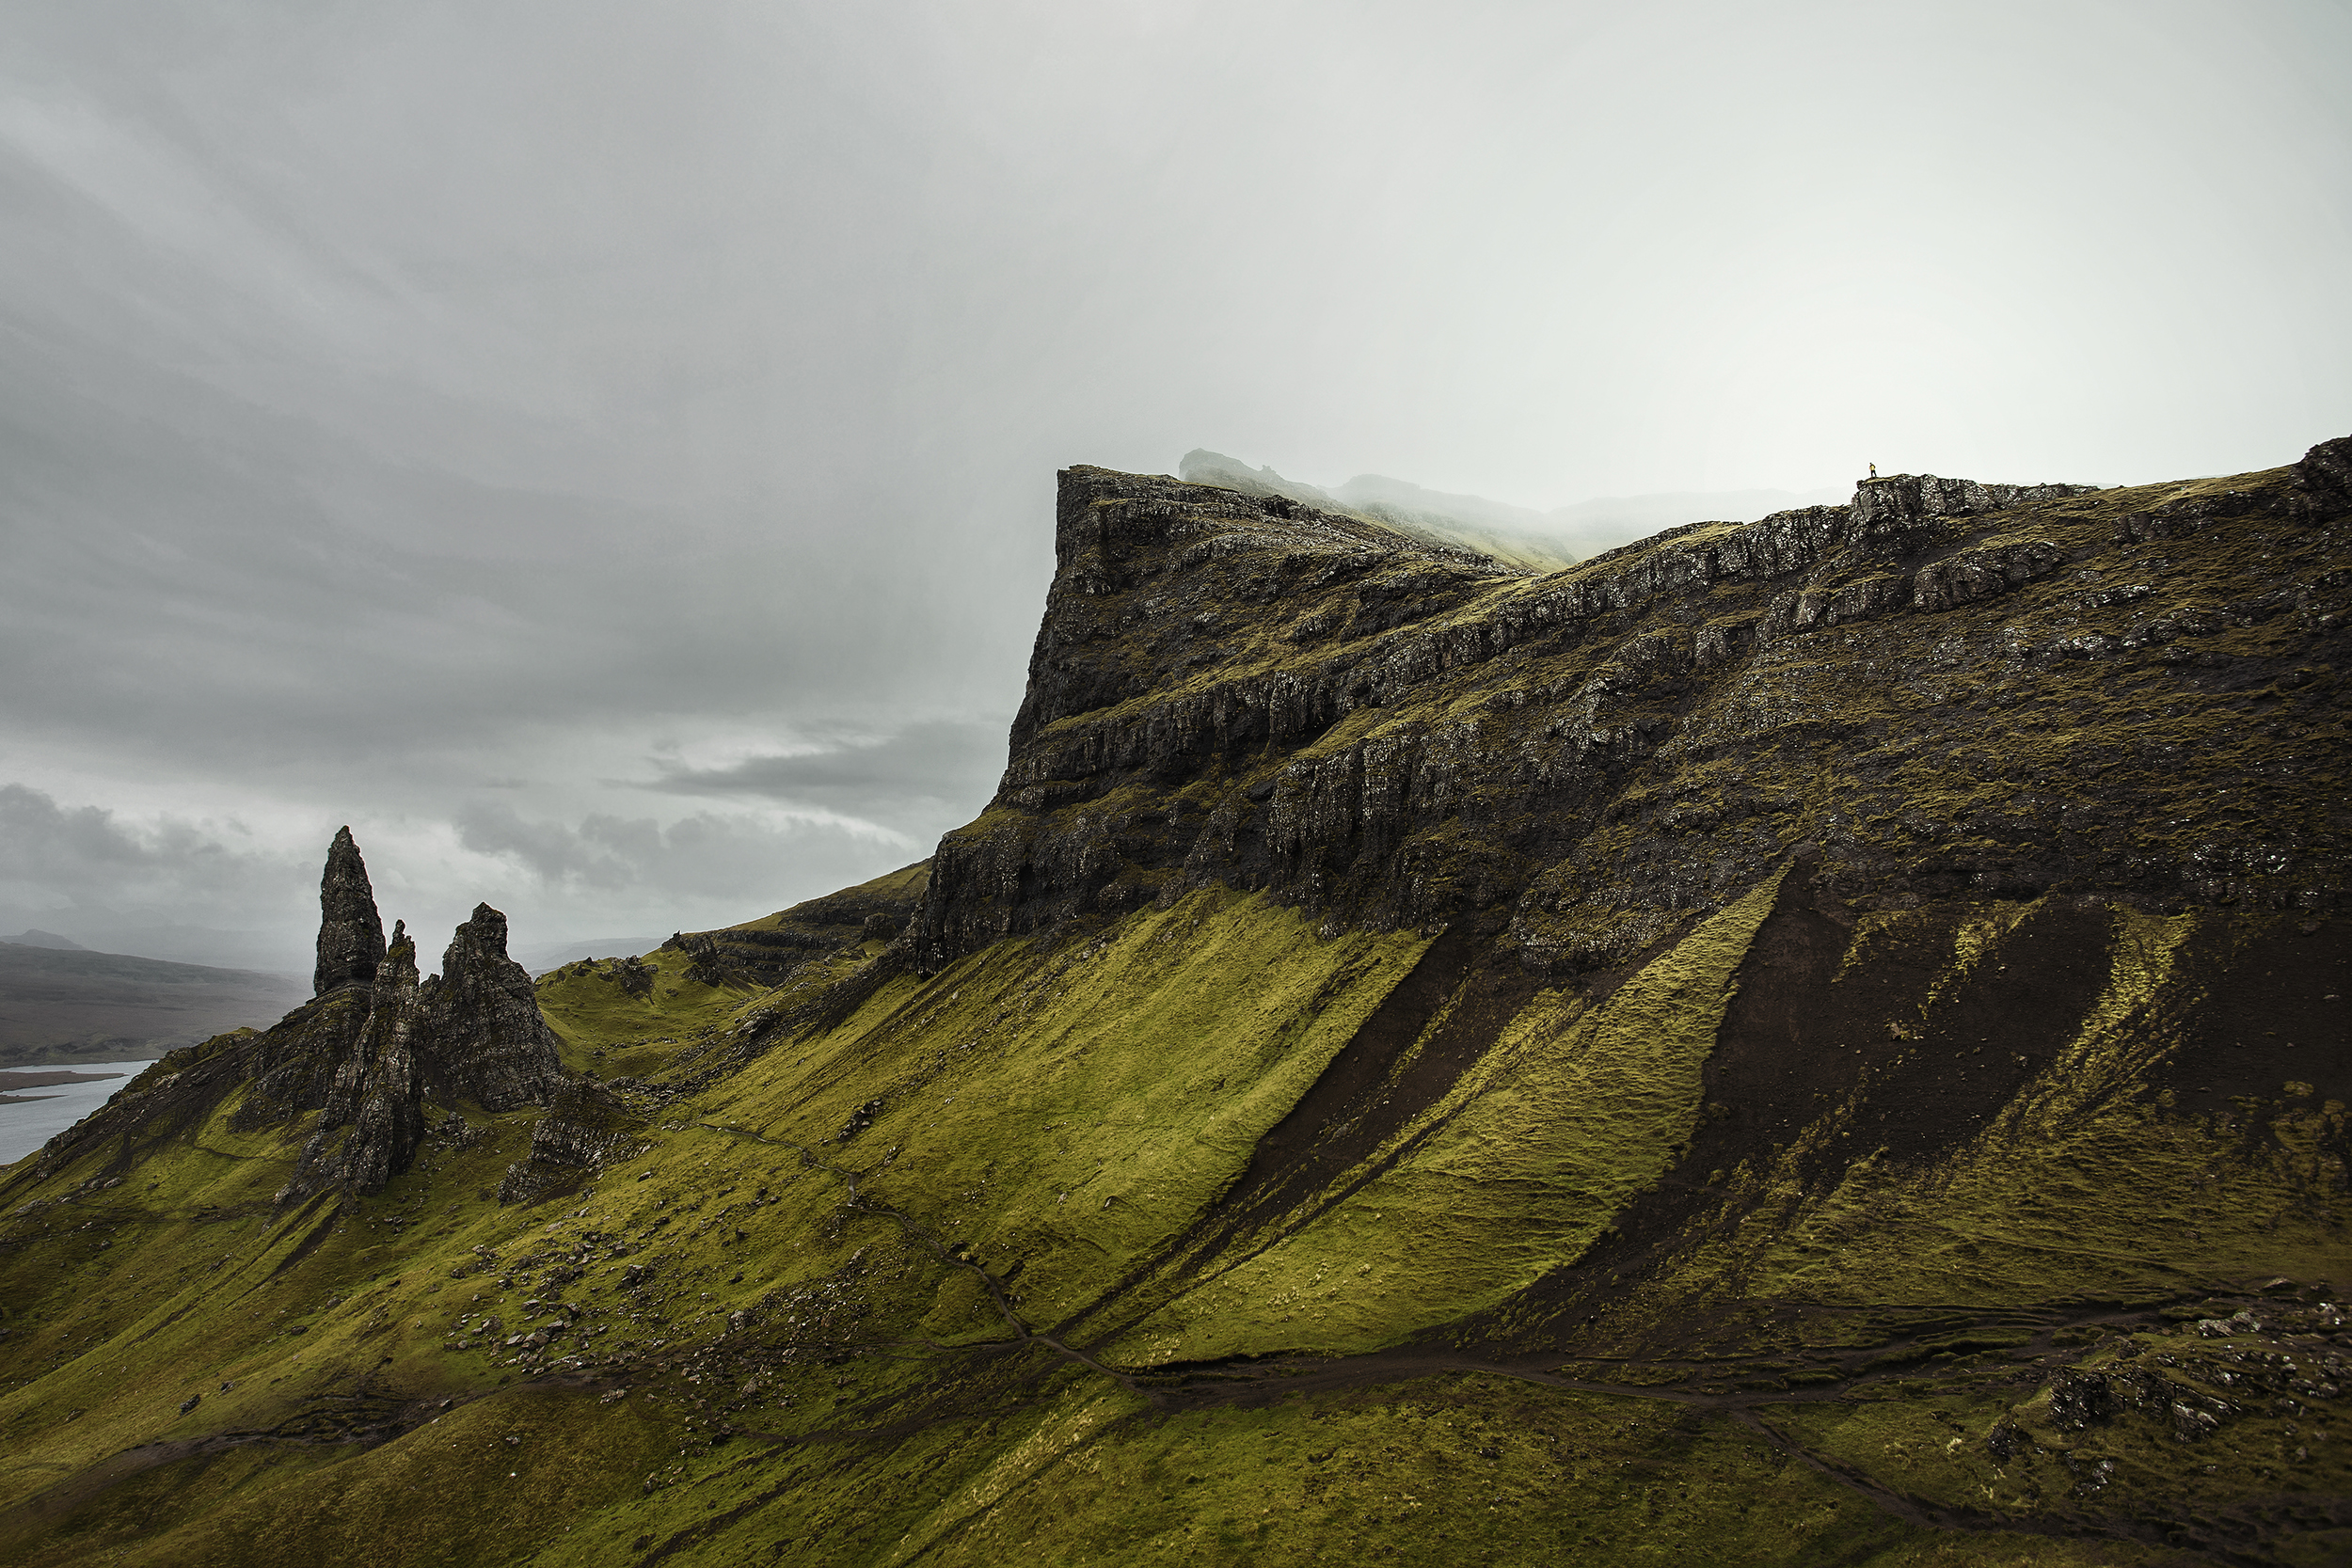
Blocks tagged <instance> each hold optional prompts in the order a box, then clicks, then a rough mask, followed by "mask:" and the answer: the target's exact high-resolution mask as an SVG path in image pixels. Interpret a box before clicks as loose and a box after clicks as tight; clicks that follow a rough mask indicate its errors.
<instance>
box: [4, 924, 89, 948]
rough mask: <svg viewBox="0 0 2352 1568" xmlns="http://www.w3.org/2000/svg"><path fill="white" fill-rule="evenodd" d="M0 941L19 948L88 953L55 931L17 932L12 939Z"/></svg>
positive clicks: (70, 939) (78, 944)
mask: <svg viewBox="0 0 2352 1568" xmlns="http://www.w3.org/2000/svg"><path fill="white" fill-rule="evenodd" d="M0 941H7V942H14V943H15V944H16V945H17V946H19V947H55V948H57V949H59V950H60V951H63V952H67V953H87V952H88V951H89V949H88V948H87V947H85V946H83V945H82V944H81V943H80V942H75V941H74V940H73V939H72V937H61V936H59V935H57V933H56V932H55V931H43V930H40V929H37V928H36V929H32V930H24V931H19V932H17V934H16V935H14V936H12V937H7V938H0Z"/></svg>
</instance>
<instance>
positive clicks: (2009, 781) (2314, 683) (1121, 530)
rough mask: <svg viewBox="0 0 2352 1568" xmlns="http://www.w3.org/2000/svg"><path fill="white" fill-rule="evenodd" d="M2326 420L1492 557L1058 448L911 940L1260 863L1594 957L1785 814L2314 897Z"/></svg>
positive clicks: (2194, 889) (1302, 891)
mask: <svg viewBox="0 0 2352 1568" xmlns="http://www.w3.org/2000/svg"><path fill="white" fill-rule="evenodd" d="M2348 454H2352V438H2347V439H2344V440H2337V441H2331V442H2328V443H2325V444H2323V445H2322V446H2320V447H2318V448H2315V449H2313V450H2312V452H2311V453H2310V454H2309V455H2308V456H2306V457H2305V459H2304V460H2303V461H2302V462H2300V463H2298V464H2296V465H2293V466H2291V467H2285V468H2280V469H2273V470H2269V471H2266V472H2263V473H2256V474H2248V475H2240V476H2235V477H2233V478H2230V479H2224V480H2214V481H2201V482H2194V483H2188V484H2171V485H2159V486H2146V487H2141V488H2138V489H2131V490H2107V491H2096V490H2092V489H2090V488H2089V487H2086V486H2081V485H2069V484H2037V485H2006V484H1980V483H1975V482H1972V481H1966V480H1952V479H1943V478H1938V477H1936V476H1932V475H1899V476H1893V477H1889V478H1886V479H1882V480H1877V481H1873V482H1869V483H1864V484H1863V485H1862V486H1860V487H1859V489H1858V490H1857V492H1856V495H1855V498H1854V500H1853V501H1852V502H1851V504H1850V505H1847V506H1842V507H1812V508H1806V509H1803V510H1799V511H1794V512H1785V513H1780V514H1777V515H1772V516H1770V517H1765V518H1763V519H1760V520H1758V521H1756V522H1752V523H1743V524H1728V523H1701V524H1695V525H1692V526H1690V527H1686V528H1681V529H1676V530H1672V531H1667V532H1665V533H1662V534H1660V535H1658V536H1656V537H1654V538H1652V539H1648V540H1645V541H1643V542H1641V543H1639V544H1636V545H1632V546H1626V547H1625V548H1623V549H1619V550H1615V551H1613V552H1611V553H1609V554H1607V555H1604V556H1600V557H1597V558H1595V559H1594V560H1592V561H1589V562H1583V563H1581V564H1579V565H1578V566H1576V567H1574V568H1572V569H1570V570H1567V571H1564V572H1558V573H1554V574H1551V575H1549V576H1536V575H1534V574H1532V573H1530V572H1527V571H1524V570H1521V569H1517V568H1513V567H1510V566H1506V565H1503V564H1502V563H1500V562H1494V561H1491V560H1486V559H1484V558H1478V557H1472V556H1469V555H1466V554H1465V553H1463V552H1460V551H1454V550H1444V549H1434V548H1424V547H1421V546H1415V545H1414V544H1412V543H1410V542H1401V541H1399V540H1398V538H1397V537H1396V536H1395V535H1394V534H1392V533H1387V532H1384V531H1380V530H1377V529H1375V528H1372V527H1370V526H1369V525H1366V524H1364V523H1363V522H1361V521H1360V520H1359V519H1355V518H1349V517H1342V516H1337V515H1328V514H1322V513H1317V512H1314V511H1312V510H1311V509H1309V508H1307V507H1304V506H1302V505H1301V504H1299V503H1298V502H1297V501H1295V499H1290V498H1285V497H1279V496H1274V497H1253V496H1246V495H1242V494H1238V493H1235V492H1233V491H1229V490H1222V489H1217V488H1214V487H1211V486H1206V485H1198V484H1186V483H1179V482H1175V481H1170V480H1167V479H1162V478H1148V477H1143V476H1137V475H1131V474H1120V473H1113V472H1110V471H1108V470H1105V469H1101V468H1090V467H1077V468H1072V469H1070V470H1068V471H1067V472H1065V473H1064V474H1063V475H1062V476H1061V486H1060V496H1059V500H1058V504H1057V538H1056V552H1057V571H1056V576H1055V579H1054V584H1053V587H1052V590H1051V593H1050V594H1049V597H1048V601H1047V609H1046V614H1045V618H1044V621H1043V624H1042V626H1041V628H1040V631H1039V634H1038V640H1037V644H1036V649H1035V652H1034V654H1033V656H1032V658H1031V662H1030V678H1029V689H1028V694H1027V697H1026V699H1025V702H1024V704H1023V705H1022V708H1021V711H1020V714H1019V717H1018V718H1017V719H1016V721H1015V723H1014V725H1013V731H1012V743H1011V751H1010V757H1009V765H1008V767H1007V768H1006V771H1005V775H1004V779H1003V782H1002V784H1001V786H1000V788H999V790H998V793H997V796H996V798H995V800H994V801H993V802H992V804H991V806H990V808H989V810H988V811H987V812H986V814H984V815H983V816H981V817H980V818H979V819H978V820H977V822H975V823H973V824H972V825H971V826H970V827H968V828H965V829H963V830H961V831H960V832H954V833H950V834H949V835H948V836H947V837H946V839H945V840H944V841H943V842H942V844H941V846H940V851H939V855H938V857H937V860H936V862H935V865H934V869H933V874H932V878H931V881H930V888H929V890H928V893H927V895H926V898H925V902H924V906H923V911H922V913H921V916H920V918H919V919H918V921H917V922H916V924H915V927H914V931H913V932H912V933H911V942H910V949H909V951H910V955H911V958H912V959H913V961H914V962H915V963H917V964H918V965H919V966H921V967H924V968H927V969H935V968H937V967H939V966H941V965H944V964H945V963H946V962H948V961H951V960H952V959H953V958H956V957H959V956H961V955H962V954H966V953H970V952H973V951H976V950H977V949H978V948H980V947H982V946H984V945H986V944H987V943H988V942H993V941H995V940H998V939H1000V938H1003V937H1007V936H1012V935H1018V934H1022V933H1025V932H1031V931H1038V930H1041V929H1043V928H1046V927H1051V926H1053V925H1055V924H1056V923H1057V922H1061V921H1065V920H1068V919H1071V918H1073V917H1083V916H1092V915H1113V914H1117V913H1120V912H1122V911H1129V910H1133V909H1136V908H1138V907H1140V906H1143V905H1147V904H1151V903H1152V902H1154V901H1158V902H1161V903H1167V902H1168V901H1171V900H1172V899H1173V898H1175V897H1177V896H1180V895H1182V894H1183V893H1184V891H1186V890H1188V889H1191V888H1195V887H1200V886H1203V885H1207V884H1210V883H1224V884H1227V885H1232V886H1239V887H1248V888H1265V889H1269V890H1271V891H1273V892H1274V893H1275V894H1276V895H1279V897H1280V898H1282V899H1284V900H1286V901H1289V902H1293V903H1295V904H1298V905H1301V906H1304V907H1306V908H1308V909H1311V910H1314V911H1327V913H1328V915H1329V917H1330V918H1331V919H1332V920H1334V921H1337V922H1341V923H1359V924H1364V925H1370V926H1374V927H1400V926H1412V927H1424V928H1430V927H1439V926H1445V925H1449V924H1454V923H1459V922H1463V921H1469V922H1470V923H1471V924H1472V925H1474V926H1475V927H1476V928H1477V929H1478V930H1480V931H1482V932H1484V933H1486V934H1487V935H1488V936H1490V937H1494V938H1497V939H1500V940H1501V941H1502V942H1504V943H1505V944H1506V945H1507V946H1508V947H1510V948H1512V949H1514V950H1515V951H1516V952H1517V953H1518V956H1519V957H1520V958H1521V960H1522V961H1523V962H1525V963H1527V964H1529V965H1531V966H1533V967H1536V968H1539V969H1543V970H1546V971H1548V972H1551V973H1555V974H1559V973H1577V972H1582V971H1587V970H1594V969H1605V968H1608V967H1610V966H1612V965H1615V964H1619V963H1622V962H1624V961H1625V960H1627V959H1629V958H1631V957H1632V956H1634V955H1636V954H1638V953H1640V952H1641V951H1643V950H1644V949H1645V948H1646V947H1648V946H1649V945H1651V944H1652V943H1654V942H1658V941H1660V940H1662V939H1663V938H1665V937H1667V936H1668V935H1670V934H1672V933H1673V932H1675V931H1676V930H1677V929H1680V928H1683V927H1687V926H1688V925H1689V923H1690V922H1692V920H1695V919H1697V918H1699V917H1701V916H1703V915H1704V914H1706V913H1708V912H1709V911H1713V910H1716V909H1719V908H1721V907H1723V905H1724V902H1725V900H1726V899H1728V898H1730V897H1733V896H1736V895H1738V894H1739V893H1740V892H1742V891H1744V890H1745V889H1747V888H1750V887H1753V886H1754V885H1756V882H1757V881H1758V880H1760V879H1762V878H1763V877H1764V876H1765V875H1766V874H1767V873H1768V871H1769V869H1770V868H1771V866H1772V865H1773V864H1774V863H1777V861H1778V860H1779V858H1780V857H1781V856H1782V855H1783V854H1784V853H1785V852H1786V851H1787V849H1788V847H1789V846H1791V845H1794V844H1797V843H1801V842H1813V843H1817V844H1819V845H1820V846H1821V847H1822V849H1823V852H1824V859H1823V869H1822V872H1821V877H1822V880H1823V885H1824V888H1825V890H1826V891H1828V892H1830V893H1832V894H1834V895H1835V898H1836V902H1837V903H1838V904H1839V905H1840V906H1841V907H1844V908H1848V909H1867V908H1874V907H1895V906H1901V905H1904V904H1906V903H1909V902H1915V901H1917V900H1919V899H1921V898H1935V897H1941V896H1949V895H1972V896H1984V895H1996V896H2008V897H2014V896H2036V895H2042V894H2044V893H2048V892H2052V891H2062V892H2070V893H2074V894H2077V895H2082V896H2086V897H2104V898H2111V899H2120V900H2123V901H2126V902H2131V903H2135V904H2137V905H2141V906H2145V907H2151V908H2171V907H2177V906H2180V905H2183V904H2185V903H2213V904H2237V905H2239V906H2241V907H2248V908H2253V909H2265V910H2283V909H2298V910H2305V911H2320V910H2325V909H2330V908H2333V907H2334V906H2335V905H2336V903H2337V902H2338V901H2339V900H2340V898H2341V897H2342V894H2343V888H2344V848H2343V839H2342V832H2343V829H2344V824H2342V823H2340V822H2338V821H2336V820H2335V819H2334V818H2333V817H2332V816H2329V815H2328V813H2326V812H2325V811H2324V810H2322V809H2320V808H2318V807H2317V806H2316V805H2315V801H2316V800H2319V799H2321V798H2322V797H2321V796H2320V794H2319V793H2318V792H2315V791H2313V790H2312V789H2311V788H2310V787H2309V786H2308V775H2309V774H2310V773H2311V772H2312V770H2314V769H2317V770H2325V769H2326V768H2331V767H2334V766H2337V765H2339V764H2340V763H2341V761H2342V757H2343V754H2344V749H2343V736H2342V733H2341V731H2342V726H2341V722H2340V721H2339V718H2338V714H2339V712H2340V705H2339V700H2338V698H2337V696H2336V692H2337V685H2336V682H2337V678H2338V677H2337V672H2338V671H2339V670H2341V669H2342V668H2343V667H2344V656H2345V654H2346V652H2347V649H2346V646H2345V630H2344V608H2345V604H2346V602H2347V597H2348V595H2347V593H2346V589H2347V585H2352V575H2348V574H2347V572H2346V569H2345V567H2344V564H2343V562H2344V555H2345V546H2344V522H2345V515H2346V512H2347V504H2346V501H2347V494H2348V493H2352V488H2348V487H2347V483H2346V477H2345V476H2346V473H2347V471H2352V470H2348V469H2347V464H2348V463H2352V456H2348Z"/></svg>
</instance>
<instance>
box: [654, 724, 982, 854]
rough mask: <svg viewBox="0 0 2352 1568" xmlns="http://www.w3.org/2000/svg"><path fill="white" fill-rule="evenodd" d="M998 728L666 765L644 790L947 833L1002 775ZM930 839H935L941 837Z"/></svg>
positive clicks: (932, 728)
mask: <svg viewBox="0 0 2352 1568" xmlns="http://www.w3.org/2000/svg"><path fill="white" fill-rule="evenodd" d="M1004 766H1005V735H1004V731H1003V729H1002V728H1000V727H996V726H984V725H980V724H973V723H959V722H956V721H947V720H934V721H928V722H921V723H914V724H909V725H907V726H905V727H904V728H902V729H900V730H898V731H896V732H895V733H893V734H890V735H886V736H847V737H834V738H833V739H832V740H831V742H830V744H822V749H819V750H810V751H803V752H792V753H776V754H770V755H762V756H751V757H746V758H743V759H742V760H740V761H738V762H734V763H730V764H728V765H726V766H725V767H721V768H691V767H686V766H681V765H677V764H669V765H666V766H664V767H663V768H662V769H661V773H660V778H659V779H657V780H656V781H655V782H653V783H651V784H646V785H645V786H644V787H646V788H649V789H655V790H660V791H662V792H664V793H668V794H675V795H719V796H757V797H761V798H764V799H768V800H785V801H792V800H800V801H807V802H810V803H812V804H818V805H823V806H826V807H829V808H831V809H833V810H835V811H840V812H843V813H846V814H850V815H853V816H870V817H873V818H875V819H877V820H882V821H898V820H903V819H905V818H906V817H907V816H908V815H909V814H910V813H911V812H912V813H914V814H917V815H928V816H933V817H936V816H938V815H939V814H940V808H942V807H945V808H947V810H948V812H949V813H950V814H951V816H950V818H949V820H948V822H947V823H946V824H945V825H946V826H953V825H954V824H955V823H957V822H961V821H963V820H966V819H968V818H969V817H971V816H975V815H977V813H978V811H979V808H980V807H982V806H984V805H986V804H987V803H988V800H989V797H990V796H992V795H993V794H994V793H995V788H996V779H997V776H998V775H999V774H1001V773H1002V772H1003V771H1004ZM931 836H933V837H936V836H937V835H936V832H934V833H933V834H932V835H931Z"/></svg>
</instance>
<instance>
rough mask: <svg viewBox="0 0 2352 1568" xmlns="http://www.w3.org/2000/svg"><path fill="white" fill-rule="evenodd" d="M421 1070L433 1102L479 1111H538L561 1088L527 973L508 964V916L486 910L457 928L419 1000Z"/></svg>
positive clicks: (481, 907)
mask: <svg viewBox="0 0 2352 1568" xmlns="http://www.w3.org/2000/svg"><path fill="white" fill-rule="evenodd" d="M417 1012H418V1019H419V1029H418V1037H419V1039H420V1041H421V1050H420V1052H419V1055H418V1062H419V1067H420V1069H421V1077H422V1081H423V1084H424V1085H425V1087H426V1089H427V1090H428V1091H430V1093H431V1094H432V1096H433V1098H434V1099H435V1100H437V1101H440V1102H442V1103H444V1104H452V1105H453V1104H457V1103H459V1102H460V1101H473V1102H474V1103H475V1104H477V1105H479V1106H481V1107H482V1108H483V1109H484V1110H485V1111H511V1110H513V1109H515V1108H516V1106H518V1105H540V1104H545V1103H546V1102H547V1100H548V1096H549V1095H550V1094H552V1093H554V1091H555V1090H556V1089H557V1088H558V1087H560V1086H561V1085H563V1083H564V1064H563V1061H562V1059H561V1057H560V1056H559V1055H558V1053H557V1050H556V1043H555V1031H554V1030H552V1029H550V1028H548V1022H547V1020H546V1019H544V1018H542V1017H541V1016H540V1015H539V1003H538V1000H537V998H536V997H535V996H534V995H533V993H532V985H531V972H530V971H529V970H526V969H525V968H523V966H522V965H520V964H518V963H516V961H515V960H514V959H512V958H508V957H507V956H506V916H505V915H503V914H501V913H500V912H499V911H496V910H494V909H492V908H491V907H490V906H489V905H487V904H477V905H475V906H474V911H473V916H472V918H471V919H469V920H468V921H467V922H466V923H465V924H464V925H462V926H460V927H457V930H456V933H455V934H454V935H453V936H452V937H451V938H450V943H449V949H448V951H446V952H445V953H443V954H442V955H441V973H440V974H438V975H437V976H436V977H435V978H433V979H431V980H428V981H426V982H425V983H424V985H423V987H422V989H421V990H420V991H419V992H418V996H417Z"/></svg>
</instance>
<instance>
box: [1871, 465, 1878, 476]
mask: <svg viewBox="0 0 2352 1568" xmlns="http://www.w3.org/2000/svg"><path fill="white" fill-rule="evenodd" d="M1870 477H1871V478H1872V479H1876V478H1878V477H1879V466H1878V465H1877V464H1875V463H1873V464H1871V465H1870Z"/></svg>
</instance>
